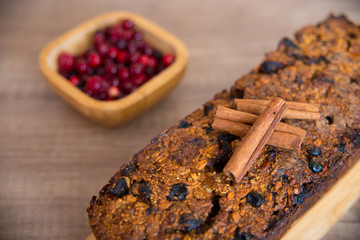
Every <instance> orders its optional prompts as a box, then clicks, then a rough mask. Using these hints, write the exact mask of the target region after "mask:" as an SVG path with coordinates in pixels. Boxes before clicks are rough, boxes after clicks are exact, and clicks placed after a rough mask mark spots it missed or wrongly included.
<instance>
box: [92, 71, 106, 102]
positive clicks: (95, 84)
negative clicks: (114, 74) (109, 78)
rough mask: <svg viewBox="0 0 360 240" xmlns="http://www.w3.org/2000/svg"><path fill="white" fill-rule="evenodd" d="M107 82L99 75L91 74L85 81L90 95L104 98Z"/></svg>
mask: <svg viewBox="0 0 360 240" xmlns="http://www.w3.org/2000/svg"><path fill="white" fill-rule="evenodd" d="M108 88H109V84H108V83H107V82H106V81H105V80H104V79H103V78H101V77H100V76H97V75H95V76H92V77H90V78H88V80H87V81H86V89H87V90H89V91H90V92H91V96H93V97H96V98H105V97H106V94H107V90H108Z"/></svg>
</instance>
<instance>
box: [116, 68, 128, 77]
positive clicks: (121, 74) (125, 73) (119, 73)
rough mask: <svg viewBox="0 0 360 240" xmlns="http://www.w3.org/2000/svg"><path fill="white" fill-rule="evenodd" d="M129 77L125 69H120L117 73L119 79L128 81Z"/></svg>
mask: <svg viewBox="0 0 360 240" xmlns="http://www.w3.org/2000/svg"><path fill="white" fill-rule="evenodd" d="M129 76H130V73H129V70H127V69H126V68H122V69H120V70H119V71H118V77H119V78H120V79H123V80H126V79H128V78H129Z"/></svg>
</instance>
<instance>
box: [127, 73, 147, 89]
mask: <svg viewBox="0 0 360 240" xmlns="http://www.w3.org/2000/svg"><path fill="white" fill-rule="evenodd" d="M146 80H147V77H146V75H145V74H140V75H137V76H134V77H133V78H132V79H131V81H132V83H133V84H134V85H135V86H137V87H139V86H141V85H142V84H144V83H145V82H146Z"/></svg>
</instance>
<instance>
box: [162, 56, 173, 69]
mask: <svg viewBox="0 0 360 240" xmlns="http://www.w3.org/2000/svg"><path fill="white" fill-rule="evenodd" d="M174 59H175V57H174V55H173V54H171V53H168V54H165V55H164V56H163V57H162V59H161V62H162V64H164V66H165V67H167V66H169V65H170V64H171V63H172V62H173V61H174Z"/></svg>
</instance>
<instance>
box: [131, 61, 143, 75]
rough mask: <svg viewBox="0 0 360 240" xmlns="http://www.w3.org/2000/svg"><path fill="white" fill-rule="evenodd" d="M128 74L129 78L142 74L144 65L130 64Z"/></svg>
mask: <svg viewBox="0 0 360 240" xmlns="http://www.w3.org/2000/svg"><path fill="white" fill-rule="evenodd" d="M129 72H130V74H131V76H136V75H139V74H141V73H143V72H144V65H142V64H141V63H134V64H131V65H130V67H129Z"/></svg>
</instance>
